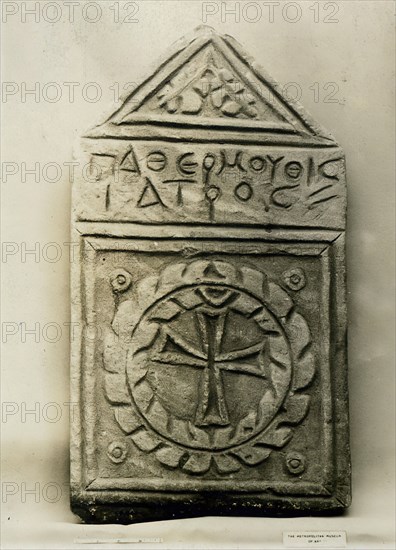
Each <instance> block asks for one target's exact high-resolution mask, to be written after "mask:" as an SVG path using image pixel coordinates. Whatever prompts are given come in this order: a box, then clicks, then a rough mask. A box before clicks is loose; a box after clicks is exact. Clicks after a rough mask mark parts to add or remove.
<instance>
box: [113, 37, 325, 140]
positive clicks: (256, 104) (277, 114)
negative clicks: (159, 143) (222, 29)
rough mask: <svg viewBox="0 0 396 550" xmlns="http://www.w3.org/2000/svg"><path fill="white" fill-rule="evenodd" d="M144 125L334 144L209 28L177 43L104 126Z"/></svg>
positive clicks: (238, 48)
mask: <svg viewBox="0 0 396 550" xmlns="http://www.w3.org/2000/svg"><path fill="white" fill-rule="evenodd" d="M144 123H147V124H150V125H162V126H163V125H166V124H169V125H170V126H183V127H184V128H185V127H186V126H188V127H201V128H202V127H204V128H205V127H211V128H220V129H221V128H227V129H228V130H232V129H233V128H235V129H237V130H238V131H241V130H242V131H243V130H247V131H250V132H251V131H254V130H257V131H260V132H270V133H284V134H289V135H294V136H295V137H296V135H301V136H304V138H312V139H313V140H315V141H316V142H317V141H318V140H319V141H323V143H327V144H329V143H330V142H331V143H333V144H334V138H333V137H332V136H331V135H330V134H329V133H328V132H326V131H325V130H324V129H323V128H322V127H320V126H319V125H317V124H316V123H315V122H314V121H313V120H312V118H311V117H310V116H309V115H308V114H307V113H306V112H305V111H304V110H303V108H302V107H301V106H300V105H299V104H297V103H295V102H290V101H288V100H287V99H286V98H285V97H284V94H283V93H282V90H281V88H280V86H279V85H278V84H277V83H276V82H275V81H274V80H273V79H272V78H271V77H269V76H268V75H267V74H266V73H265V72H264V71H263V70H262V69H261V68H260V67H258V66H257V64H256V63H255V62H254V61H253V60H252V59H251V58H250V57H249V56H248V55H247V54H246V53H245V52H244V51H243V49H242V47H241V46H240V45H239V44H238V43H237V42H236V41H235V40H234V39H233V38H231V37H228V36H219V35H218V34H216V33H215V32H214V30H213V29H211V28H210V27H199V28H198V29H196V31H195V32H194V34H193V35H192V36H190V37H186V38H184V39H182V40H181V41H179V42H177V43H176V44H175V45H174V47H173V49H172V51H171V52H169V53H168V56H167V57H166V58H165V60H164V61H162V62H161V63H160V65H159V67H158V68H157V70H156V71H154V72H153V73H152V74H151V75H150V76H149V77H148V78H147V79H146V80H145V81H144V82H143V83H142V84H141V85H139V86H138V87H137V88H136V89H135V90H134V91H133V92H132V93H131V94H130V95H129V96H128V97H127V98H126V99H125V101H124V103H123V105H122V106H121V108H120V109H119V110H118V111H117V112H116V113H114V114H113V115H112V116H111V117H110V118H109V119H108V121H107V122H106V123H105V124H106V125H107V126H108V127H111V128H112V130H113V131H115V132H120V131H122V132H125V131H126V127H128V126H137V125H138V126H139V125H142V124H144ZM102 128H103V126H102Z"/></svg>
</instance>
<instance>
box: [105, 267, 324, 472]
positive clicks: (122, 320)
mask: <svg viewBox="0 0 396 550" xmlns="http://www.w3.org/2000/svg"><path fill="white" fill-rule="evenodd" d="M219 276H220V277H221V287H222V288H224V287H226V288H230V289H233V290H235V291H236V294H238V293H240V295H241V296H242V298H240V299H236V300H235V303H234V304H233V308H234V309H236V310H237V311H238V310H239V311H240V312H241V313H243V314H244V315H246V316H247V317H248V316H250V317H254V318H255V321H256V323H257V324H258V326H259V327H261V329H262V330H263V331H265V332H266V334H267V336H266V337H265V338H264V339H263V340H265V342H266V343H265V350H263V353H264V351H265V353H266V357H267V362H266V363H265V364H264V363H263V378H266V379H267V380H268V382H269V386H270V389H268V390H267V391H265V392H264V395H263V396H262V398H261V400H260V403H259V406H258V409H257V411H255V412H250V413H249V414H248V415H246V416H245V417H243V418H242V419H241V420H240V421H239V422H238V425H236V426H225V427H220V428H218V429H216V430H215V433H216V436H215V440H214V441H213V439H211V440H209V437H208V433H207V431H206V430H205V429H203V428H201V427H199V426H197V425H194V424H193V423H192V422H191V421H190V420H186V419H182V418H177V417H176V416H175V414H174V413H173V412H172V411H170V410H167V409H166V407H165V406H164V404H163V403H161V401H160V400H159V399H158V396H157V395H156V393H155V390H154V389H153V388H152V386H151V385H150V383H149V381H148V380H147V350H150V349H152V347H153V345H154V346H155V345H156V344H155V343H156V342H158V341H161V338H160V336H159V334H160V331H161V330H162V327H163V326H167V323H168V322H169V321H170V320H172V319H174V318H176V317H177V316H178V315H180V313H183V312H185V311H188V310H193V309H194V307H196V306H197V303H198V300H199V298H196V299H195V298H194V299H192V298H191V296H192V293H191V289H198V288H201V287H206V288H208V287H211V285H219ZM302 277H303V273H302V271H301V270H294V271H293V272H289V273H288V274H286V275H285V276H284V282H285V285H287V286H288V288H290V289H292V290H294V291H298V290H299V289H300V288H301V281H302ZM297 278H298V279H299V280H298V281H297ZM131 280H132V278H131V275H130V274H129V273H128V272H127V271H125V270H122V269H120V270H118V271H117V273H116V274H115V275H114V276H113V277H112V279H111V284H112V287H113V291H114V292H115V293H116V294H120V293H122V292H124V291H126V290H127V289H128V288H129V287H130V285H131ZM133 291H134V292H133V298H131V299H126V300H125V301H123V302H122V303H120V305H119V306H118V307H117V308H116V312H115V316H114V319H113V322H112V328H111V330H109V331H108V333H107V335H106V337H105V344H104V350H103V364H104V369H105V371H104V372H105V394H106V396H107V398H108V400H109V402H110V403H111V405H112V407H113V410H114V414H115V418H116V420H117V422H118V424H119V426H120V427H121V428H122V430H123V431H124V433H125V434H127V435H128V436H130V437H131V439H132V441H133V442H134V444H135V445H136V446H137V447H138V448H139V449H140V450H142V451H144V452H147V453H154V455H155V457H156V459H157V460H158V461H159V462H160V463H161V464H162V465H164V466H166V467H169V468H181V469H182V470H183V471H184V472H185V473H189V474H203V473H205V472H207V471H208V470H209V468H210V467H211V465H212V463H214V464H215V465H216V467H217V470H218V472H219V473H221V474H227V473H231V472H236V471H238V470H240V469H241V467H242V465H247V466H255V465H257V464H260V463H261V462H263V461H264V460H266V459H267V458H268V457H269V455H270V454H271V452H272V451H273V450H274V449H277V448H278V449H279V448H282V447H283V446H285V445H286V443H288V442H289V441H290V439H291V438H292V426H295V425H297V424H299V423H300V422H301V421H302V420H303V419H304V418H305V416H306V415H307V412H308V408H309V401H310V397H309V395H307V393H306V389H307V388H308V386H309V385H310V383H311V381H312V379H313V377H314V374H315V360H314V355H313V352H312V350H311V334H310V330H309V327H308V325H307V322H306V321H305V319H304V317H303V316H302V315H301V314H300V313H298V312H297V311H296V309H295V306H294V303H293V300H292V298H291V296H290V295H289V294H288V293H287V292H286V291H285V290H284V289H283V288H281V286H279V285H278V284H276V283H274V282H273V281H271V280H269V279H268V278H267V276H266V275H265V274H264V273H262V272H261V271H259V270H257V269H252V268H251V267H247V266H243V267H236V266H234V265H232V264H230V263H227V262H224V261H218V260H210V261H208V260H195V261H193V262H190V263H186V262H181V263H176V264H171V265H169V266H167V267H166V268H165V269H164V270H163V271H162V273H161V274H160V275H159V276H157V275H155V276H149V277H146V278H143V279H142V280H141V281H140V282H138V283H136V285H135V287H134V289H133ZM175 293H176V294H177V299H175V295H176V294H175ZM131 296H132V295H131ZM194 296H195V295H194ZM194 300H196V301H194ZM259 306H260V307H259ZM256 312H257V313H256ZM168 356H169V357H170V355H169V354H168ZM268 358H269V359H268ZM113 447H114V449H113V448H112V453H113V454H112V455H109V456H110V457H111V458H112V460H113V461H114V462H120V461H122V460H123V458H124V455H125V453H126V447H125V445H124V444H123V443H122V442H121V443H120V444H119V445H114V444H113ZM115 451H116V452H115Z"/></svg>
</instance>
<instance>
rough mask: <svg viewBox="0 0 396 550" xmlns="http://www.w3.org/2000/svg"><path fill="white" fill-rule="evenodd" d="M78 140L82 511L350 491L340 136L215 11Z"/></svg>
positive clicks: (260, 509)
mask: <svg viewBox="0 0 396 550" xmlns="http://www.w3.org/2000/svg"><path fill="white" fill-rule="evenodd" d="M78 154H79V163H80V165H81V166H83V170H82V171H81V173H82V175H81V177H79V178H78V179H77V180H76V181H75V183H74V186H73V215H72V217H73V219H72V232H73V242H74V243H76V244H75V250H78V253H77V254H76V255H75V261H74V262H73V275H72V276H73V279H72V322H73V323H74V324H73V327H74V338H73V345H72V367H71V378H72V397H71V400H72V402H73V403H78V406H76V407H74V409H73V412H74V414H73V418H72V436H71V502H72V510H73V511H74V512H75V513H76V514H78V515H79V516H80V517H81V518H82V519H83V521H85V522H98V523H101V522H103V523H108V522H119V523H133V522H139V521H149V520H160V519H167V518H173V517H193V516H199V515H258V516H260V515H274V514H299V515H302V514H311V513H322V514H323V513H326V512H327V513H329V512H330V511H332V512H333V513H334V512H340V511H341V510H342V509H344V508H345V507H347V506H348V505H349V503H350V456H349V435H348V394H347V367H346V307H345V302H346V295H345V255H344V250H345V241H344V235H345V214H346V185H345V163H344V155H343V151H342V149H341V148H340V147H339V146H338V144H337V143H336V141H335V140H334V138H333V137H332V136H331V135H330V134H329V133H328V132H327V131H326V130H324V129H323V128H322V127H320V126H319V125H318V124H317V123H316V122H315V121H313V120H312V119H311V117H310V116H309V115H307V114H306V113H305V111H304V110H303V109H302V107H301V106H300V105H298V104H296V103H294V102H290V101H289V100H287V99H286V98H285V96H284V94H283V93H282V90H281V88H280V87H279V85H277V84H276V83H275V82H274V81H273V80H272V78H270V77H269V76H268V75H267V74H266V73H265V72H264V71H263V70H262V69H261V68H260V67H259V66H258V65H257V64H256V63H255V62H254V61H253V60H252V59H251V57H249V55H247V54H246V53H245V52H244V51H243V49H242V48H241V46H240V45H239V44H238V43H237V42H236V41H235V40H234V39H233V38H231V37H229V36H219V35H218V34H216V33H215V32H214V31H213V29H211V28H208V27H199V28H198V29H196V31H195V32H194V33H193V34H192V35H191V36H188V37H186V38H184V39H182V40H181V41H179V42H177V43H176V44H175V45H174V46H173V49H172V50H171V51H170V52H169V53H168V55H167V56H166V57H165V58H164V59H163V60H162V61H161V62H160V64H159V65H158V68H157V69H156V70H155V72H153V73H152V74H151V75H150V76H148V77H147V79H146V80H144V81H143V82H142V83H141V84H140V85H139V86H137V88H136V89H135V90H134V91H133V92H132V93H131V94H130V95H129V96H128V97H127V98H126V100H125V102H124V103H123V105H122V106H121V108H119V109H118V110H117V111H116V112H115V113H114V114H113V115H112V116H111V117H110V118H109V119H108V120H106V121H105V122H104V123H103V124H101V125H98V126H96V127H94V129H92V130H91V131H89V132H88V133H87V134H86V135H85V136H83V138H82V140H81V143H80V146H79V153H78Z"/></svg>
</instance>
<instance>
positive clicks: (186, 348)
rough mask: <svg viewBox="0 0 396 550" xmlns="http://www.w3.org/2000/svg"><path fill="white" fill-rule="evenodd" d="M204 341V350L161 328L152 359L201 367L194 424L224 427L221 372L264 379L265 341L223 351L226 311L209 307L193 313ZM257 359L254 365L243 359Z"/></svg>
mask: <svg viewBox="0 0 396 550" xmlns="http://www.w3.org/2000/svg"><path fill="white" fill-rule="evenodd" d="M196 315H197V320H198V323H199V327H200V332H201V334H202V340H203V351H201V350H199V349H198V348H196V347H195V346H194V344H192V343H191V342H189V341H187V339H186V338H184V337H183V336H181V335H180V333H179V332H177V331H175V330H174V329H172V328H171V327H169V326H166V327H165V326H164V327H163V328H162V336H161V343H160V345H159V347H157V350H156V353H154V355H153V356H152V357H151V359H152V360H153V361H154V362H156V363H162V364H166V365H174V366H188V367H192V368H196V369H202V370H203V373H202V376H201V381H200V389H199V399H198V406H197V409H196V414H195V421H194V423H195V425H196V426H227V425H228V424H229V423H230V422H229V415H228V410H227V406H226V401H225V397H224V387H223V380H222V375H221V373H222V371H229V372H235V373H240V374H249V375H252V376H257V377H259V378H266V375H265V372H264V371H265V365H264V362H263V352H264V348H265V342H263V340H260V342H258V343H256V344H254V345H251V346H248V347H246V348H242V349H239V350H237V351H231V352H225V353H224V352H222V340H223V335H224V331H225V323H226V318H227V313H215V312H211V311H209V310H205V311H200V312H197V313H196ZM248 357H249V358H250V359H251V358H256V359H257V364H250V363H248V362H246V361H245V362H244V361H243V360H244V359H246V358H248Z"/></svg>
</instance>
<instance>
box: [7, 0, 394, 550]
mask: <svg viewBox="0 0 396 550" xmlns="http://www.w3.org/2000/svg"><path fill="white" fill-rule="evenodd" d="M36 4H38V6H37V5H36ZM54 4H55V5H54ZM286 4H287V7H286V8H285V5H286ZM74 5H75V6H74V8H73V7H72V6H71V5H70V3H69V4H68V5H67V3H66V2H63V1H58V2H46V1H41V2H40V3H39V2H36V3H35V2H33V1H29V0H28V1H27V2H8V1H4V2H3V6H2V9H3V14H2V16H3V37H2V61H3V96H2V111H3V117H2V121H3V143H2V162H3V164H2V169H3V178H2V180H3V181H2V227H3V229H2V241H3V256H2V264H1V266H2V271H3V300H2V304H3V305H2V331H3V352H2V359H3V361H2V363H3V366H2V401H3V404H2V413H3V414H2V424H1V428H2V434H3V449H4V450H3V466H2V479H3V481H2V489H3V497H2V501H3V502H2V508H3V513H2V546H3V548H87V545H86V544H83V541H85V542H90V541H91V542H92V541H93V540H95V539H97V540H100V541H104V540H114V539H117V538H118V539H123V540H126V539H128V540H134V541H135V543H131V544H130V545H128V544H125V545H123V546H124V547H127V548H129V547H133V548H137V547H144V548H157V547H158V548H170V547H176V546H178V547H180V548H227V549H229V548H282V532H284V531H293V530H298V531H306V530H310V531H312V530H317V529H319V530H344V531H346V532H347V537H348V541H349V547H350V548H359V549H365V548H376V549H377V548H394V544H395V537H394V516H395V510H394V503H395V499H394V456H395V442H394V432H395V430H394V417H395V413H394V403H395V399H394V389H395V383H394V361H393V350H394V334H395V327H394V324H393V312H394V270H393V267H394V230H395V228H394V190H395V186H394V150H395V140H394V130H395V118H394V93H393V92H394V31H393V15H394V14H393V12H394V3H393V2H391V1H362V2H360V1H337V2H314V1H302V2H278V3H275V4H272V5H273V7H272V8H271V9H272V10H273V12H272V16H271V17H270V13H271V12H270V7H268V3H265V2H261V1H257V2H226V3H221V2H206V3H205V2H199V1H191V0H189V1H184V0H183V1H162V2H161V1H158V2H152V1H138V2H129V3H128V2H127V3H126V2H117V1H114V0H112V1H109V2H107V1H100V2H87V1H81V2H74ZM296 5H297V7H296ZM98 6H99V7H98ZM29 10H35V14H33V15H29V14H28V13H27V11H29ZM59 10H60V11H59ZM73 10H74V15H73V18H74V21H72V11H73ZM235 10H236V12H235ZM238 10H239V12H240V16H239V17H238ZM232 12H234V13H232ZM59 14H60V18H59V20H56V19H57V18H58V16H59ZM205 14H206V15H207V16H206V17H205ZM51 21H53V22H51ZM202 23H207V24H209V25H211V26H213V27H214V28H215V29H216V30H217V31H218V32H220V33H228V34H231V35H233V36H234V37H235V38H236V39H237V40H238V41H240V42H241V43H242V44H243V45H244V47H245V49H246V50H247V51H248V52H250V53H251V55H252V56H253V57H254V58H255V59H256V60H257V61H258V62H259V63H260V64H261V65H263V66H264V67H265V69H266V70H267V71H268V72H269V73H270V74H271V75H272V76H273V77H274V78H275V79H277V80H278V81H279V82H280V83H281V84H282V85H285V86H286V87H287V90H288V91H289V93H290V94H291V95H292V96H293V97H295V95H296V94H299V95H300V101H301V103H302V104H303V105H304V106H305V107H306V108H307V110H308V111H309V112H311V114H312V115H313V116H314V117H315V118H316V119H317V120H318V121H319V122H320V123H322V124H323V125H324V126H325V127H326V128H327V129H329V130H330V131H331V132H332V133H333V134H334V135H335V136H336V138H337V140H338V141H339V143H340V144H341V145H342V146H343V147H344V149H345V152H346V158H347V168H348V197H349V214H348V300H349V303H348V307H349V380H350V412H351V443H352V461H353V504H352V506H351V508H350V510H349V512H348V513H347V514H346V515H344V516H339V517H331V518H320V517H319V518H295V519H287V518H285V519H271V518H261V519H259V518H249V519H247V518H233V519H230V518H198V519H189V520H182V521H171V522H160V523H147V524H140V525H135V526H128V527H122V526H84V525H81V524H80V523H79V520H78V519H77V518H76V517H74V516H73V515H72V513H71V512H70V510H69V501H68V498H69V495H68V476H69V471H68V454H69V448H68V447H69V443H68V441H69V421H70V416H71V413H72V412H73V409H72V407H69V406H68V405H67V402H68V401H69V336H70V331H69V329H68V326H67V323H68V322H69V321H70V318H69V268H70V258H69V256H70V255H69V247H68V245H67V243H68V242H69V240H70V238H69V217H70V181H69V180H70V178H69V174H68V165H65V164H64V163H67V162H70V161H71V160H72V148H73V142H74V140H75V139H76V137H77V136H78V135H81V134H82V133H83V132H84V130H86V129H87V128H89V127H91V126H92V125H94V124H96V123H98V122H101V121H102V120H103V119H104V117H106V116H108V115H109V114H111V112H112V111H113V110H115V109H116V108H117V107H119V105H120V103H119V95H120V94H122V93H124V92H125V91H126V90H127V89H128V87H129V86H130V84H131V83H137V82H139V81H140V80H141V79H142V78H143V77H144V76H145V75H146V74H148V73H149V71H150V69H151V68H153V67H154V66H155V62H156V59H157V58H158V57H160V56H161V54H162V53H163V51H164V50H165V49H166V48H167V47H168V46H169V45H170V44H171V43H172V42H174V41H175V40H177V39H178V38H179V37H180V36H182V35H183V34H185V33H188V32H190V31H191V30H192V29H193V28H195V27H196V26H198V25H200V24H202ZM32 90H33V91H34V93H29V91H32ZM72 91H74V97H72V95H73V94H72ZM33 169H36V172H37V173H36V174H35V173H32V172H31V170H33ZM29 171H30V172H29ZM64 243H66V244H64ZM29 251H34V252H33V253H29ZM140 538H143V539H144V538H145V539H147V538H149V539H150V538H151V539H152V538H154V539H162V541H163V542H162V543H161V542H154V541H152V542H151V543H150V542H146V543H144V544H139V543H137V542H136V541H137V540H139V539H140ZM88 547H90V548H103V547H106V548H112V547H113V546H112V544H110V542H108V543H107V544H99V545H95V544H90V545H89V546H88ZM114 547H116V546H115V545H114Z"/></svg>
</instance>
